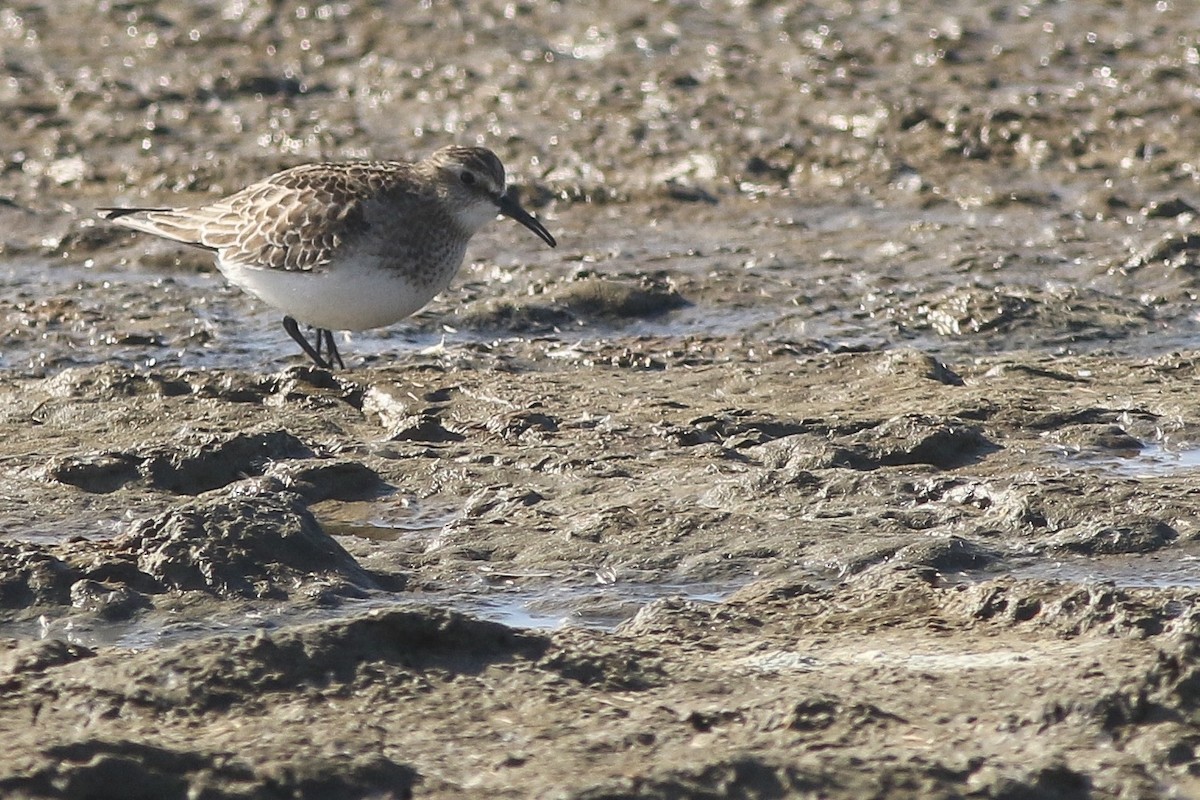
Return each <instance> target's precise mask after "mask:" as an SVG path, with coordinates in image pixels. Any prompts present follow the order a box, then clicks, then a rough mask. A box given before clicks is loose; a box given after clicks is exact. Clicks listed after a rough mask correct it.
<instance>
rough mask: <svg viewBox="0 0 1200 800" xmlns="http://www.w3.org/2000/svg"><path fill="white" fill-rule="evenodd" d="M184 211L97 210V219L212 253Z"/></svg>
mask: <svg viewBox="0 0 1200 800" xmlns="http://www.w3.org/2000/svg"><path fill="white" fill-rule="evenodd" d="M183 211H184V209H178V208H114V207H107V206H106V207H101V208H97V209H96V213H98V214H99V215H100V218H101V219H105V220H108V221H109V222H115V223H116V224H118V225H123V226H124V227H126V228H132V229H133V230H135V231H141V232H142V233H150V234H153V235H155V236H161V237H163V238H164V239H170V240H172V241H175V242H182V243H183V244H190V245H192V246H193V247H200V248H203V249H205V250H212V249H214V248H212V247H211V246H209V245H206V244H205V243H204V242H203V241H201V239H202V233H201V231H200V230H199V229H198V227H197V225H196V222H195V219H194V218H193V217H191V216H190V215H188V214H185V213H182V212H183Z"/></svg>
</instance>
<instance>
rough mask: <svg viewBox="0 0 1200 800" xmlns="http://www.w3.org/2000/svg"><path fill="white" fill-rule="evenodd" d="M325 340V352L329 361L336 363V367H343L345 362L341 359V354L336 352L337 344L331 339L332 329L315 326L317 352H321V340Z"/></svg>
mask: <svg viewBox="0 0 1200 800" xmlns="http://www.w3.org/2000/svg"><path fill="white" fill-rule="evenodd" d="M322 339H324V340H325V353H326V355H327V356H328V359H329V363H330V364H331V365H332V364H337V366H338V369H345V368H346V362H344V361H342V354H341V353H339V352H338V349H337V344H336V343H335V342H334V341H333V331H331V330H329V329H328V328H317V352H318V353H320V352H321V340H322Z"/></svg>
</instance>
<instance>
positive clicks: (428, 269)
mask: <svg viewBox="0 0 1200 800" xmlns="http://www.w3.org/2000/svg"><path fill="white" fill-rule="evenodd" d="M101 212H102V215H103V216H104V218H105V219H109V220H112V221H114V222H116V223H118V224H120V225H125V226H126V227H129V228H133V229H134V230H138V231H143V232H146V233H152V234H155V235H157V236H162V237H165V238H167V239H171V240H174V241H177V242H182V243H184V244H189V245H192V246H195V247H201V248H204V249H207V250H211V251H213V252H214V253H216V256H217V266H218V268H219V269H220V270H221V272H222V273H224V274H225V276H226V277H227V278H229V280H230V281H231V282H232V283H234V284H235V285H237V286H239V287H241V288H242V289H244V290H246V291H248V292H250V293H251V294H253V295H255V296H256V297H259V298H260V299H261V300H263V301H264V302H266V303H268V304H269V305H273V306H275V307H277V308H280V309H282V310H283V311H284V313H285V314H286V316H285V317H284V328H285V329H286V330H287V331H288V333H289V334H290V335H291V336H292V337H293V338H294V339H296V341H297V342H298V343H299V344H300V346H301V347H302V348H303V349H304V351H305V352H306V353H307V354H308V355H309V356H310V357H311V358H312V359H313V361H315V362H316V363H317V364H318V365H321V366H330V365H331V363H332V362H336V363H338V364H340V363H341V357H340V355H339V354H338V353H337V348H336V347H335V346H334V342H333V335H332V333H331V331H332V330H362V329H365V328H373V327H378V326H380V325H388V324H391V323H393V322H396V321H397V320H399V319H402V318H404V317H406V316H408V315H409V314H411V313H413V312H414V311H416V310H417V309H419V308H420V307H421V306H423V305H425V304H426V303H427V302H429V300H430V299H432V298H433V296H434V295H435V294H437V293H438V292H439V291H441V290H442V289H444V288H445V286H446V285H447V284H448V283H449V282H450V279H451V278H452V277H453V276H454V273H455V272H456V271H457V270H458V267H459V265H460V264H461V263H462V259H463V256H464V254H465V252H466V247H467V242H468V241H469V240H470V238H471V236H473V235H474V234H475V233H476V232H477V231H478V230H479V229H480V228H481V227H482V226H483V225H484V224H486V223H487V222H488V221H489V220H490V219H492V218H494V217H495V216H496V215H497V214H504V215H506V216H509V217H512V218H513V219H516V220H517V221H518V222H520V223H521V224H522V225H524V226H526V227H527V228H529V229H530V230H532V231H533V232H534V233H536V234H537V235H538V236H539V237H541V238H542V240H543V241H545V242H546V243H547V244H549V245H550V246H551V247H553V246H555V244H556V243H555V241H554V237H553V236H551V235H550V233H549V232H548V231H547V230H546V229H545V228H544V227H543V226H542V224H541V223H540V222H538V221H537V220H536V219H534V218H533V217H532V216H530V215H529V214H528V213H526V212H525V211H524V209H522V208H521V207H520V205H519V204H518V203H517V201H516V200H515V199H514V198H513V197H512V195H510V194H506V192H505V174H504V166H503V165H502V164H501V163H500V159H498V158H497V157H496V155H495V154H494V153H492V152H491V151H490V150H486V149H484V148H481V147H446V148H442V149H441V150H438V151H437V152H436V153H434V154H433V155H431V156H429V157H428V158H426V159H423V160H421V161H416V162H409V161H360V162H350V163H341V164H339V163H326V164H308V165H304V166H299V167H294V168H292V169H288V170H284V171H283V172H280V173H277V174H275V175H272V176H271V177H269V178H267V179H266V180H264V181H261V182H259V183H255V184H253V185H251V186H248V187H246V188H245V189H242V190H241V191H240V192H237V193H235V194H232V195H230V196H228V197H226V198H223V199H221V200H218V201H216V202H214V203H210V204H208V205H204V206H199V207H196V208H181V209H165V208H110V209H101ZM296 320H299V321H300V322H305V323H308V324H310V325H313V326H315V327H316V328H317V339H316V346H315V347H314V346H313V345H312V344H311V343H309V342H308V341H307V340H306V339H304V338H303V336H301V335H300V334H299V332H298V326H297V324H296ZM323 346H324V347H327V348H328V360H327V359H326V358H325V357H323V356H322V355H321V350H322V347H323Z"/></svg>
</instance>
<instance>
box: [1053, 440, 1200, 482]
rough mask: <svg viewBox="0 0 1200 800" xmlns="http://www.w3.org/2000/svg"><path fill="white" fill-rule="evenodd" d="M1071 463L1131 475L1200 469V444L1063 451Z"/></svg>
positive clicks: (1155, 476) (1143, 476)
mask: <svg viewBox="0 0 1200 800" xmlns="http://www.w3.org/2000/svg"><path fill="white" fill-rule="evenodd" d="M1060 455H1062V456H1064V457H1065V458H1066V459H1067V460H1068V461H1069V462H1070V463H1071V464H1076V465H1082V466H1087V467H1094V468H1098V469H1103V470H1107V471H1109V472H1112V473H1115V474H1117V475H1120V476H1122V477H1127V478H1159V477H1164V476H1169V475H1174V474H1178V473H1181V472H1187V471H1190V470H1194V469H1200V447H1195V446H1192V445H1191V444H1190V443H1188V444H1182V445H1175V444H1172V445H1164V444H1161V443H1151V444H1147V445H1144V446H1143V447H1142V448H1141V449H1140V450H1129V451H1119V452H1115V451H1104V452H1099V453H1098V452H1095V451H1085V452H1060Z"/></svg>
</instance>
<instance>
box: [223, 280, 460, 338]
mask: <svg viewBox="0 0 1200 800" xmlns="http://www.w3.org/2000/svg"><path fill="white" fill-rule="evenodd" d="M219 266H220V269H221V272H222V273H224V275H225V277H226V278H228V279H229V281H230V283H232V284H234V285H235V286H237V287H238V288H240V289H242V290H244V291H246V292H249V293H250V294H252V295H254V296H255V297H257V298H258V299H259V300H262V301H263V302H264V303H266V304H267V305H269V306H273V307H275V308H277V309H279V310H280V311H282V312H283V313H284V314H287V315H288V316H290V317H294V318H295V319H296V321H297V322H301V323H304V324H305V325H312V326H313V327H316V328H327V329H329V330H334V331H346V330H348V331H361V330H367V329H368V328H378V327H381V326H383V325H391V324H392V323H393V322H397V321H399V320H402V319H404V318H405V317H407V316H408V315H410V314H412V313H414V312H415V311H417V310H418V309H420V308H421V307H422V306H424V305H425V304H426V303H428V302H429V301H430V300H432V299H433V298H434V296H435V295H436V294H437V293H438V292H440V291H442V290H443V289H445V288H446V286H447V285H448V284H449V283H450V279H451V278H453V277H454V273H455V271H457V265H455V269H450V270H447V272H448V274H447V275H445V277H444V278H442V279H440V280H436V281H432V282H418V281H413V280H410V279H409V278H407V277H405V276H404V275H402V274H401V273H399V272H398V271H396V270H395V269H386V270H385V269H379V268H377V267H374V266H371V265H366V264H343V265H340V266H339V267H338V268H337V269H329V270H322V271H314V272H303V271H284V270H274V269H256V268H249V267H244V266H241V265H239V264H220V265H219Z"/></svg>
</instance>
